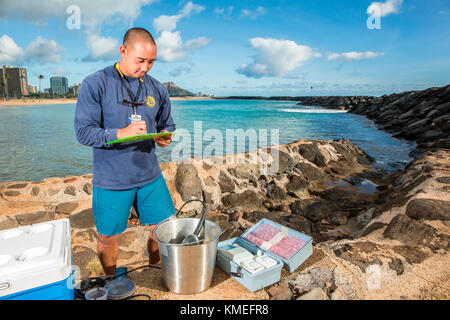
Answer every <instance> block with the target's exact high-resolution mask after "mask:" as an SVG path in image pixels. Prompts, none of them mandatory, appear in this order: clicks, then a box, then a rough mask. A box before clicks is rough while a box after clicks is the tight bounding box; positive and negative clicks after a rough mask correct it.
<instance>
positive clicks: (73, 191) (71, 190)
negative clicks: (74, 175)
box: [64, 186, 77, 196]
mask: <svg viewBox="0 0 450 320" xmlns="http://www.w3.org/2000/svg"><path fill="white" fill-rule="evenodd" d="M64 193H65V194H68V195H71V196H76V195H77V192H76V189H75V187H74V186H68V187H67V188H66V189H64Z"/></svg>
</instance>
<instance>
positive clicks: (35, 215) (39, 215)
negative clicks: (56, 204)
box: [16, 211, 55, 226]
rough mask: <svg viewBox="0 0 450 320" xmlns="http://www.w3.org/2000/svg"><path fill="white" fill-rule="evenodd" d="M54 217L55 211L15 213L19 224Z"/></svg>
mask: <svg viewBox="0 0 450 320" xmlns="http://www.w3.org/2000/svg"><path fill="white" fill-rule="evenodd" d="M53 219H55V213H54V212H51V211H39V212H31V213H19V214H16V220H17V222H18V223H19V224H20V225H21V226H26V225H30V224H35V223H40V222H45V221H51V220H53Z"/></svg>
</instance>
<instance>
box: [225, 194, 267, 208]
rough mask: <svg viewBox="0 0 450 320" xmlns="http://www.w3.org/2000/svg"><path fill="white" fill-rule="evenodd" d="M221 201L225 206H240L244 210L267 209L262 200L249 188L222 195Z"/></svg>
mask: <svg viewBox="0 0 450 320" xmlns="http://www.w3.org/2000/svg"><path fill="white" fill-rule="evenodd" d="M222 203H223V204H224V205H225V206H230V207H236V208H242V209H246V210H261V211H267V209H266V207H265V206H264V204H263V202H262V200H261V199H260V198H259V197H258V196H257V195H256V193H255V192H253V191H251V190H246V191H244V192H242V193H231V194H229V195H226V196H224V197H222Z"/></svg>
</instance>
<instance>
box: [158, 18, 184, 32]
mask: <svg viewBox="0 0 450 320" xmlns="http://www.w3.org/2000/svg"><path fill="white" fill-rule="evenodd" d="M181 18H182V16H181V15H180V14H177V15H175V16H166V15H162V16H159V17H158V18H156V19H155V20H154V21H153V26H154V27H155V29H156V31H157V32H160V31H172V30H174V29H176V27H177V22H178V21H179V20H180V19H181Z"/></svg>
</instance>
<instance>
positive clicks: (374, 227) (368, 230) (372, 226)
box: [361, 221, 387, 237]
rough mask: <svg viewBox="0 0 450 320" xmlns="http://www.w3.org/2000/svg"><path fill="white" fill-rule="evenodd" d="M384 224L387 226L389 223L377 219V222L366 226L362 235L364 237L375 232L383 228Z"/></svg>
mask: <svg viewBox="0 0 450 320" xmlns="http://www.w3.org/2000/svg"><path fill="white" fill-rule="evenodd" d="M384 226H387V224H386V223H383V222H379V221H376V222H374V223H372V224H370V225H369V226H368V227H366V228H365V229H364V231H363V232H362V234H361V236H362V237H364V236H367V235H368V234H370V233H372V232H374V231H375V230H378V229H381V228H383V227H384Z"/></svg>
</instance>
